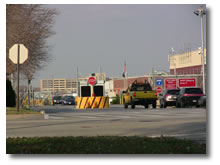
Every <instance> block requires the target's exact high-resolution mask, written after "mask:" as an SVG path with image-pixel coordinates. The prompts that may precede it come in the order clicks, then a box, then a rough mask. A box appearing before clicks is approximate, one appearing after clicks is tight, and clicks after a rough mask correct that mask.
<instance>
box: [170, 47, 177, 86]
mask: <svg viewBox="0 0 220 165" xmlns="http://www.w3.org/2000/svg"><path fill="white" fill-rule="evenodd" d="M171 51H172V61H173V65H174V75H175V78H176V87H178V81H177V73H176V58H175V51H174V49H173V48H171Z"/></svg>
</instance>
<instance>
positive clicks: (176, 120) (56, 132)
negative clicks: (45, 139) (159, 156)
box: [7, 105, 206, 142]
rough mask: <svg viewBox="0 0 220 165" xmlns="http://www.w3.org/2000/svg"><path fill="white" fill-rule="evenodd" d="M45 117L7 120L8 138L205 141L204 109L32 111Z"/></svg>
mask: <svg viewBox="0 0 220 165" xmlns="http://www.w3.org/2000/svg"><path fill="white" fill-rule="evenodd" d="M33 109H34V110H36V111H42V110H44V111H45V114H44V115H42V116H41V117H39V115H37V116H34V115H32V116H31V115H30V116H25V117H20V118H8V119H7V137H17V136H19V137H23V136H25V137H34V136H97V135H99V136H103V135H113V136H133V135H136V136H149V137H157V136H161V135H163V136H173V137H178V138H186V139H192V140H197V141H201V142H205V141H206V109H203V108H184V109H183V108H178V109H177V108H167V109H151V108H149V109H144V108H143V107H141V106H137V107H136V109H130V108H129V109H126V110H125V109H124V108H123V107H122V106H121V105H117V106H112V107H111V108H109V109H93V110H91V109H86V110H76V109H75V107H74V106H60V105H57V106H44V107H35V108H33Z"/></svg>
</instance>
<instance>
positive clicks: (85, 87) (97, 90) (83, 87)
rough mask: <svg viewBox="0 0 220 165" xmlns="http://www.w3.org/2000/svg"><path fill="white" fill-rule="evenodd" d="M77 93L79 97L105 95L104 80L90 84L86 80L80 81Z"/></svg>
mask: <svg viewBox="0 0 220 165" xmlns="http://www.w3.org/2000/svg"><path fill="white" fill-rule="evenodd" d="M93 93H94V95H93ZM79 94H80V97H91V96H105V82H104V81H103V80H101V81H97V82H96V83H95V84H94V85H91V84H89V83H88V81H80V92H79Z"/></svg>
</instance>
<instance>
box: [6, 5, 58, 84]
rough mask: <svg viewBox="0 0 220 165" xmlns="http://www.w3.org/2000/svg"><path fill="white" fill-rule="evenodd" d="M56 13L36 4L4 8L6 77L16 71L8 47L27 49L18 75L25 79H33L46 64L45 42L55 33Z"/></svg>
mask: <svg viewBox="0 0 220 165" xmlns="http://www.w3.org/2000/svg"><path fill="white" fill-rule="evenodd" d="M56 14H57V12H56V10H55V9H51V8H47V6H44V5H38V4H34V5H7V6H6V26H7V27H6V28H7V30H6V37H7V41H6V44H7V46H6V54H7V57H6V67H7V68H6V71H7V74H11V73H14V72H15V71H16V66H15V65H14V64H13V63H12V62H11V61H10V59H9V58H8V52H9V49H10V47H11V46H13V45H14V44H16V43H21V44H24V45H25V46H26V47H27V49H28V50H29V54H28V60H27V61H26V62H25V63H24V64H23V65H21V72H23V73H24V74H25V75H26V77H27V79H28V80H32V78H33V76H34V73H36V71H37V70H39V69H41V68H42V67H43V66H44V65H45V64H46V63H47V62H49V60H50V59H51V58H50V56H49V53H48V52H49V51H48V50H49V46H48V45H47V43H46V39H47V38H48V37H50V36H51V35H52V34H54V33H53V32H52V30H51V28H52V25H53V23H54V17H55V16H56Z"/></svg>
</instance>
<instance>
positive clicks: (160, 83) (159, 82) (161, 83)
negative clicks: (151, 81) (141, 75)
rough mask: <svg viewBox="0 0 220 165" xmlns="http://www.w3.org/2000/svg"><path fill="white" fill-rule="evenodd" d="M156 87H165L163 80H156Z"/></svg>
mask: <svg viewBox="0 0 220 165" xmlns="http://www.w3.org/2000/svg"><path fill="white" fill-rule="evenodd" d="M156 85H157V86H159V85H160V86H162V85H163V79H161V78H160V79H156Z"/></svg>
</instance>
